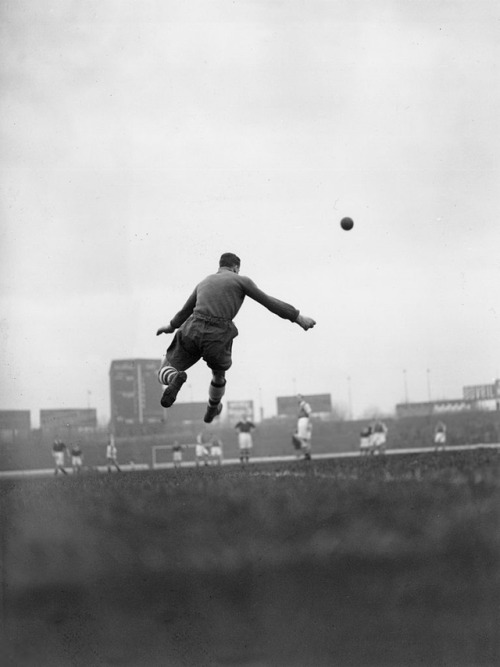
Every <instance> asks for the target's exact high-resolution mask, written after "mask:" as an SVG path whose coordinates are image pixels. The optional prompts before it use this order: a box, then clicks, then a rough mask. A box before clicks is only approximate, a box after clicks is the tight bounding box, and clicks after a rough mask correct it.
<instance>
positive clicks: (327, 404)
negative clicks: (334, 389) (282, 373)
mask: <svg viewBox="0 0 500 667" xmlns="http://www.w3.org/2000/svg"><path fill="white" fill-rule="evenodd" d="M304 400H306V401H307V402H308V403H309V405H310V406H311V410H312V413H313V415H315V416H316V417H322V416H324V417H327V416H329V415H331V412H332V397H331V395H330V394H308V395H305V394H304ZM276 402H277V407H278V411H277V412H278V417H296V416H297V410H298V399H297V395H295V396H278V398H277V399H276Z"/></svg>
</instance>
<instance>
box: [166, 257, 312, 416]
mask: <svg viewBox="0 0 500 667" xmlns="http://www.w3.org/2000/svg"><path fill="white" fill-rule="evenodd" d="M239 272H240V258H239V257H237V255H234V254H233V253H230V252H226V253H224V254H223V255H221V258H220V260H219V270H218V271H217V273H214V274H211V275H209V276H207V277H206V278H205V279H204V280H202V281H201V282H200V283H198V285H197V286H196V287H195V289H194V291H193V292H192V294H191V296H190V297H189V298H188V300H187V301H186V303H185V304H184V306H183V307H182V309H181V310H180V311H179V312H178V313H177V314H176V315H175V316H174V317H173V318H172V320H171V321H170V323H169V324H167V325H165V326H163V327H160V328H159V329H158V331H157V332H156V335H157V336H158V335H160V334H163V333H165V334H171V333H174V331H175V330H176V329H177V332H176V333H175V336H174V338H173V340H172V342H171V344H170V345H169V347H168V349H167V351H166V354H165V356H164V358H163V360H162V363H161V366H160V369H159V371H158V379H159V381H160V383H161V384H163V385H165V386H166V388H165V390H164V392H163V396H162V398H161V401H160V402H161V405H162V406H163V407H164V408H169V407H170V406H171V405H173V403H174V402H175V399H176V398H177V394H178V392H179V390H180V388H181V387H182V385H183V384H184V382H185V381H186V379H187V374H186V370H187V369H188V368H191V366H193V365H194V364H195V363H196V362H197V361H199V360H200V359H203V360H204V361H205V362H206V364H207V365H208V367H209V368H210V370H211V371H212V380H211V382H210V386H209V390H208V405H207V410H206V412H205V416H204V421H205V422H206V423H207V424H209V423H211V422H212V421H213V419H214V418H215V417H217V416H218V415H219V414H220V413H221V410H222V403H221V400H222V397H223V395H224V392H225V388H226V371H227V370H228V369H229V368H230V367H231V364H232V359H231V352H232V346H233V339H234V338H235V337H236V336H237V335H238V329H237V328H236V326H235V325H234V324H233V319H234V318H235V317H236V315H237V313H238V311H239V309H240V308H241V306H242V304H243V301H244V299H245V297H246V296H249V297H250V298H251V299H254V300H255V301H257V302H258V303H260V304H261V305H263V306H264V307H265V308H267V309H268V310H270V311H271V312H272V313H274V314H275V315H278V316H279V317H282V318H283V319H287V320H290V322H295V323H296V324H298V325H299V326H300V327H302V329H304V330H305V331H307V330H308V329H311V328H312V327H313V326H314V325H315V324H316V322H315V321H314V320H313V319H312V318H311V317H306V316H305V315H301V314H300V312H299V311H298V310H297V309H296V308H294V307H293V306H291V305H290V304H288V303H285V302H284V301H280V300H279V299H276V298H274V297H272V296H269V295H267V294H266V293H265V292H263V291H262V290H260V289H259V288H258V287H257V285H256V284H255V283H254V282H253V281H252V280H251V279H250V278H248V277H246V276H240V275H239Z"/></svg>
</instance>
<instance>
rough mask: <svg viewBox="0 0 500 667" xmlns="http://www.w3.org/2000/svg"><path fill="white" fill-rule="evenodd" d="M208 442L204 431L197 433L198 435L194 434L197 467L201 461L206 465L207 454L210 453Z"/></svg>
mask: <svg viewBox="0 0 500 667" xmlns="http://www.w3.org/2000/svg"><path fill="white" fill-rule="evenodd" d="M208 443H209V436H208V434H207V433H205V432H204V431H202V432H201V433H198V435H197V436H196V445H195V448H194V456H195V460H196V467H198V466H199V465H201V464H202V463H204V464H205V465H206V466H207V465H208V456H209V454H210V450H209V447H208Z"/></svg>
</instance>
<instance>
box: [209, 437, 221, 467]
mask: <svg viewBox="0 0 500 667" xmlns="http://www.w3.org/2000/svg"><path fill="white" fill-rule="evenodd" d="M210 455H211V457H212V461H215V463H216V464H217V465H222V457H223V455H222V440H221V439H220V438H218V437H215V438H214V439H213V440H212V447H211V449H210Z"/></svg>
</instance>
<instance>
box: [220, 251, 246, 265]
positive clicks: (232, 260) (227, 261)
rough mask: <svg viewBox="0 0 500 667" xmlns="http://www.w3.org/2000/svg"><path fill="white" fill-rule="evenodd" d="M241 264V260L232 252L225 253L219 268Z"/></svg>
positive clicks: (221, 257)
mask: <svg viewBox="0 0 500 667" xmlns="http://www.w3.org/2000/svg"><path fill="white" fill-rule="evenodd" d="M240 264H241V260H240V258H239V257H238V255H235V254H234V253H232V252H225V253H223V254H222V255H221V256H220V259H219V266H235V265H236V266H239V265H240Z"/></svg>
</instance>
